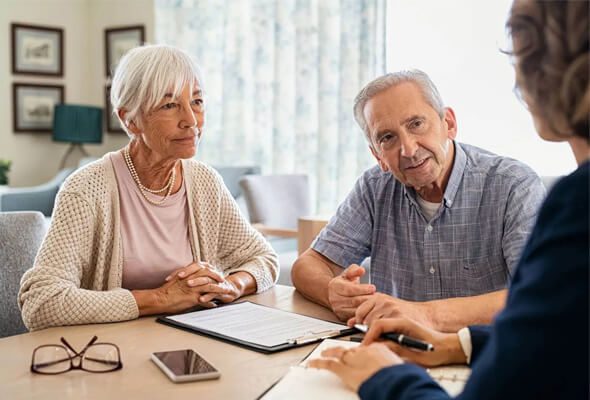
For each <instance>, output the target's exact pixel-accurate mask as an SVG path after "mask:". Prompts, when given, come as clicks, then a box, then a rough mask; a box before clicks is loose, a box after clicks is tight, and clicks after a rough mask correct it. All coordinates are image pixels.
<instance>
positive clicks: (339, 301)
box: [328, 264, 376, 321]
mask: <svg viewBox="0 0 590 400" xmlns="http://www.w3.org/2000/svg"><path fill="white" fill-rule="evenodd" d="M364 274H365V269H364V268H363V267H361V266H359V265H356V264H352V265H351V266H350V267H348V268H346V269H345V270H344V271H342V273H341V274H340V275H338V276H337V277H335V278H333V279H332V280H330V283H329V284H328V301H329V303H330V307H331V308H332V311H333V312H334V314H336V316H337V317H338V318H339V319H340V320H341V321H345V320H347V319H348V318H350V317H352V316H353V315H355V314H354V313H355V311H356V309H357V307H358V306H360V305H361V304H362V303H363V302H364V301H365V300H367V299H369V298H370V296H371V295H372V294H374V293H375V290H376V289H375V286H374V285H369V284H362V283H360V278H361V276H363V275H364Z"/></svg>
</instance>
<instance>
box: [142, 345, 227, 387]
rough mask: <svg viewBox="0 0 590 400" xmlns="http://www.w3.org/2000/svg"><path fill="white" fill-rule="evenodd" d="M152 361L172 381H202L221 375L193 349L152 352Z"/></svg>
mask: <svg viewBox="0 0 590 400" xmlns="http://www.w3.org/2000/svg"><path fill="white" fill-rule="evenodd" d="M152 361H153V362H154V363H155V364H156V365H157V366H158V367H160V369H161V370H162V371H163V372H164V373H165V374H166V376H168V378H170V380H171V381H172V382H189V381H201V380H205V379H217V378H219V376H220V374H219V371H218V370H217V369H215V367H213V366H212V365H211V364H209V363H208V362H207V361H205V359H204V358H203V357H201V356H200V355H199V354H197V352H195V351H194V350H191V349H186V350H174V351H160V352H157V353H152Z"/></svg>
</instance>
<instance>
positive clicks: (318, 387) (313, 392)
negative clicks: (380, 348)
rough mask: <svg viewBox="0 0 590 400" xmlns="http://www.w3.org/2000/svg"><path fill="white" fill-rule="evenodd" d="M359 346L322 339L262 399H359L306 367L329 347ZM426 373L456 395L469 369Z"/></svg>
mask: <svg viewBox="0 0 590 400" xmlns="http://www.w3.org/2000/svg"><path fill="white" fill-rule="evenodd" d="M359 344H360V343H358V342H350V341H344V340H334V339H326V340H324V341H323V342H322V343H321V344H320V345H319V346H317V347H316V348H315V349H314V351H313V352H312V353H311V354H310V355H309V356H308V357H307V358H306V359H305V360H303V361H302V362H301V363H300V364H299V366H296V367H291V369H290V370H289V372H288V373H287V374H286V375H285V376H284V377H283V379H281V380H280V381H279V382H278V383H277V384H276V386H275V387H273V388H272V389H271V390H269V392H268V393H267V394H266V395H265V396H264V400H282V399H306V400H307V399H309V400H326V399H343V400H358V399H359V397H358V395H357V394H356V393H354V392H353V391H351V390H350V389H348V388H347V387H346V386H345V385H344V383H342V381H341V380H340V378H338V377H337V376H336V375H335V374H333V373H332V372H330V371H324V370H318V369H313V368H306V366H307V363H308V362H309V360H313V359H316V358H321V353H322V352H323V351H324V350H326V349H328V348H330V347H345V348H352V347H356V346H358V345H359ZM427 372H428V373H429V374H430V376H432V377H433V379H434V380H436V381H437V382H438V383H439V385H441V386H442V388H443V389H445V390H446V391H447V392H448V393H449V394H450V395H453V396H455V395H457V394H459V393H461V391H462V390H463V386H464V385H465V382H466V381H467V378H469V374H470V373H471V370H470V369H469V368H468V367H466V366H450V367H438V368H430V369H427Z"/></svg>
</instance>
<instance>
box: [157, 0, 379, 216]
mask: <svg viewBox="0 0 590 400" xmlns="http://www.w3.org/2000/svg"><path fill="white" fill-rule="evenodd" d="M385 2H386V1H385V0H156V1H155V17H156V41H157V42H158V43H167V44H171V45H175V46H179V47H181V48H184V49H186V50H188V51H189V52H191V53H192V54H193V55H194V56H195V57H196V59H197V61H198V62H199V64H200V66H201V68H202V71H203V76H204V81H205V82H204V90H205V94H206V102H207V115H206V118H207V119H206V125H205V136H204V139H203V142H202V146H201V148H200V150H199V155H198V158H199V159H201V160H203V161H205V162H207V163H209V164H214V165H245V164H252V165H260V166H261V167H262V171H263V173H265V174H280V173H306V174H308V175H309V177H310V182H311V190H312V193H313V194H314V199H315V205H316V210H315V211H317V212H318V213H331V212H333V211H334V209H335V207H336V206H337V205H338V203H339V202H340V201H341V200H342V199H343V198H344V196H345V195H346V194H347V193H348V192H349V191H350V189H351V188H352V185H353V184H354V181H355V179H356V178H357V177H358V176H359V175H360V174H361V173H362V171H363V170H365V169H366V168H368V167H369V166H371V165H373V164H374V161H373V159H372V156H371V154H370V153H369V150H368V148H367V145H366V143H365V140H364V137H363V135H362V133H361V131H360V129H359V128H358V127H357V125H356V123H355V122H354V119H353V116H352V102H353V99H354V96H355V95H356V93H357V92H358V91H359V90H360V88H361V87H362V86H363V85H364V84H365V83H367V82H368V81H369V80H371V79H373V78H374V77H376V76H378V75H381V74H383V73H384V71H385V18H386V10H385V8H386V7H385Z"/></svg>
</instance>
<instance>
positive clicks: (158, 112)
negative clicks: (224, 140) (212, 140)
mask: <svg viewBox="0 0 590 400" xmlns="http://www.w3.org/2000/svg"><path fill="white" fill-rule="evenodd" d="M204 122H205V107H204V103H203V93H202V92H201V89H200V88H199V86H194V87H190V86H188V85H187V86H186V87H185V88H184V89H183V90H182V93H181V94H180V95H179V96H178V97H177V98H173V95H172V93H167V94H166V95H165V96H164V97H163V98H162V100H161V101H160V103H158V105H156V107H155V108H154V109H153V110H151V111H149V112H148V113H147V114H146V115H144V117H143V118H142V119H141V124H140V128H139V131H140V133H139V135H136V136H140V137H141V140H142V141H143V142H144V143H145V145H146V146H147V147H148V148H149V149H150V150H151V151H153V152H155V153H157V154H158V155H159V156H160V157H162V158H164V159H172V160H178V159H181V158H182V159H187V158H191V157H193V156H194V155H195V154H196V152H197V145H198V142H199V139H200V138H201V135H202V127H203V124H204Z"/></svg>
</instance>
